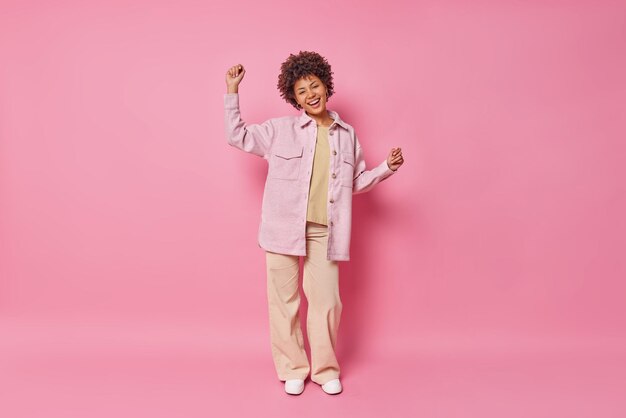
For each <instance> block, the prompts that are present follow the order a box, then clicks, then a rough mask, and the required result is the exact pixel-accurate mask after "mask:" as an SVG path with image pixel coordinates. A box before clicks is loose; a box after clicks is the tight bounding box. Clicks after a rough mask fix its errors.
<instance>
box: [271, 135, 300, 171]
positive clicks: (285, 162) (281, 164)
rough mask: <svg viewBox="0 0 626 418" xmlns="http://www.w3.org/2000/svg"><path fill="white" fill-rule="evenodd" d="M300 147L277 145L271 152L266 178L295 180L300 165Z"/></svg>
mask: <svg viewBox="0 0 626 418" xmlns="http://www.w3.org/2000/svg"><path fill="white" fill-rule="evenodd" d="M303 150H304V147H303V146H302V145H294V144H289V145H278V146H276V147H275V148H274V149H273V150H272V158H271V160H270V166H269V170H268V176H269V177H270V178H275V179H283V180H296V179H298V176H299V175H300V166H301V165H302V152H303Z"/></svg>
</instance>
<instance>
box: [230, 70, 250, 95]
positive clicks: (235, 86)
mask: <svg viewBox="0 0 626 418" xmlns="http://www.w3.org/2000/svg"><path fill="white" fill-rule="evenodd" d="M245 73H246V70H245V69H244V68H243V65H241V64H237V65H233V66H232V67H230V68H229V69H228V71H226V88H227V91H228V93H237V92H238V91H239V83H241V80H242V79H243V75H244V74H245Z"/></svg>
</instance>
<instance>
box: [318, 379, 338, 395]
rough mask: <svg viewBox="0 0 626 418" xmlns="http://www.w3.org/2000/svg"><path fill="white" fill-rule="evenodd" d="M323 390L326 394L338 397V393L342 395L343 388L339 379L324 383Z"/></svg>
mask: <svg viewBox="0 0 626 418" xmlns="http://www.w3.org/2000/svg"><path fill="white" fill-rule="evenodd" d="M322 389H323V390H324V392H326V393H328V394H330V395H336V394H338V393H341V391H342V390H343V387H342V386H341V382H340V381H339V379H333V380H331V381H329V382H326V383H324V384H323V385H322Z"/></svg>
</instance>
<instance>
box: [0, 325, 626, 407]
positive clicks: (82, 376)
mask: <svg viewBox="0 0 626 418" xmlns="http://www.w3.org/2000/svg"><path fill="white" fill-rule="evenodd" d="M257 331H258V332H257V333H256V334H254V333H247V331H246V330H242V333H243V335H242V337H241V339H240V340H233V339H232V338H231V337H229V336H228V335H229V334H220V333H217V334H216V333H215V332H214V330H211V329H208V327H206V326H203V325H202V324H200V323H196V324H192V323H186V324H180V323H179V324H165V323H162V322H158V321H154V322H152V323H149V322H134V323H131V322H126V323H124V324H122V323H111V322H108V323H103V322H102V323H94V322H92V321H86V320H84V321H82V322H76V321H72V322H69V321H67V322H61V321H59V320H34V319H28V320H26V319H19V320H18V319H13V320H7V319H4V320H2V322H0V332H1V335H2V340H1V341H0V350H1V351H0V353H1V356H0V366H1V369H0V372H1V373H0V405H1V411H2V413H1V414H0V415H1V416H2V417H3V418H4V417H6V418H22V417H28V418H48V417H49V418H52V417H54V418H56V417H58V418H72V417H89V418H99V417H134V418H135V417H150V418H156V417H187V418H193V417H231V416H232V417H257V416H259V417H265V416H267V417H289V416H298V417H307V416H316V417H335V416H337V417H339V416H341V417H344V416H347V414H349V415H350V416H354V417H381V416H383V417H385V416H386V417H480V418H487V417H507V418H509V417H551V418H554V417H625V416H626V401H625V400H624V398H625V396H624V395H625V394H626V353H625V351H624V346H623V345H622V344H616V343H615V342H614V341H613V342H611V341H609V340H599V339H598V340H591V341H590V340H587V341H576V340H572V341H565V340H554V341H547V340H545V339H544V340H530V339H528V340H523V339H519V340H510V341H508V342H502V341H500V342H496V341H491V342H490V341H486V340H479V339H474V340H471V341H468V340H467V339H459V340H457V341H455V340H454V339H453V338H450V339H448V340H445V341H444V340H442V339H437V340H435V339H428V338H426V337H425V338H424V339H423V340H422V341H420V342H419V343H415V346H412V347H408V346H407V345H406V344H405V345H403V344H397V345H396V346H395V348H390V347H393V344H389V347H387V348H385V349H384V350H381V349H379V350H367V349H364V348H356V347H351V346H350V341H342V344H341V346H340V349H339V356H340V362H341V364H342V382H343V385H344V392H343V393H342V394H340V395H335V396H331V395H327V394H325V393H324V392H322V390H321V388H320V387H319V386H318V385H317V384H315V383H312V382H311V381H310V380H307V381H306V387H305V391H304V393H303V394H302V395H300V396H291V395H287V394H286V393H284V391H283V387H282V382H280V381H278V380H277V378H276V377H275V374H274V369H273V365H272V363H271V357H270V354H269V347H268V346H267V339H266V338H265V334H264V333H263V332H262V330H257ZM220 335H223V336H224V337H223V338H222V337H220ZM230 335H232V334H230Z"/></svg>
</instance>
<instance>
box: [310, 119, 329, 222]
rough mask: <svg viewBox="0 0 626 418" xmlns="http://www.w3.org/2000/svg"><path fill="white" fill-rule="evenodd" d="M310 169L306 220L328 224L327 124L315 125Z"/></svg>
mask: <svg viewBox="0 0 626 418" xmlns="http://www.w3.org/2000/svg"><path fill="white" fill-rule="evenodd" d="M312 171H313V173H312V174H311V185H310V186H309V203H308V207H307V212H306V220H307V221H310V222H315V223H318V224H322V225H328V220H327V211H326V202H327V201H328V173H329V172H330V145H329V143H328V126H320V125H318V126H317V141H316V143H315V155H314V157H313V170H312Z"/></svg>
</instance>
